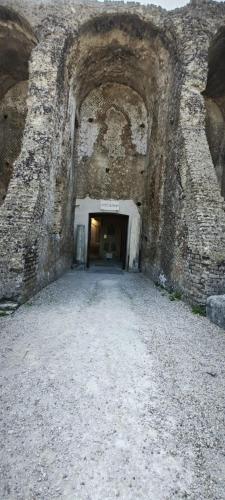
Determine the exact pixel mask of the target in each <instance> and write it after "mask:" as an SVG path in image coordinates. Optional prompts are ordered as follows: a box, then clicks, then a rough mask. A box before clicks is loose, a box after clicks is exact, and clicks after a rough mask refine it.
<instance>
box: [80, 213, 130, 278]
mask: <svg viewBox="0 0 225 500" xmlns="http://www.w3.org/2000/svg"><path fill="white" fill-rule="evenodd" d="M128 219H129V217H128V215H117V214H114V213H104V214H103V213H101V212H100V213H92V214H89V230H88V256H87V266H88V267H90V266H100V267H102V266H107V267H117V268H122V269H125V268H126V264H127V233H128Z"/></svg>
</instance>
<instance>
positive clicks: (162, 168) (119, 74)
mask: <svg viewBox="0 0 225 500" xmlns="http://www.w3.org/2000/svg"><path fill="white" fill-rule="evenodd" d="M177 60H178V56H177V52H176V48H175V45H173V37H172V36H171V33H170V36H169V37H167V33H166V31H164V30H163V28H159V27H158V26H156V25H154V24H153V23H152V22H150V21H144V20H143V19H142V18H141V16H139V15H137V14H128V13H114V14H109V13H108V14H104V15H103V14H102V15H100V16H96V17H95V18H94V19H93V18H92V19H91V20H89V21H87V22H85V23H84V24H81V26H80V28H79V32H78V38H77V41H76V43H75V46H74V49H72V50H71V52H70V56H69V59H68V63H67V67H68V72H69V75H70V84H71V87H72V88H73V92H74V96H75V101H76V107H77V120H76V123H77V124H78V123H79V127H78V128H76V134H77V135H79V129H80V127H81V115H82V105H83V103H84V102H85V100H86V99H87V97H88V96H89V95H90V94H91V92H94V91H96V92H97V89H100V88H103V87H104V86H107V85H112V86H113V85H114V86H116V85H121V86H123V87H126V88H127V89H130V90H129V91H130V92H134V93H135V94H136V95H137V96H139V97H138V98H139V99H140V100H141V101H142V102H143V103H144V105H145V108H146V123H144V120H142V123H140V125H142V128H140V131H141V130H142V132H143V131H145V133H146V135H147V148H146V151H145V153H144V155H143V161H142V165H141V168H140V169H139V173H138V179H137V178H136V177H135V178H134V179H133V182H135V183H136V185H138V184H140V185H142V186H143V187H142V193H141V195H140V193H138V194H137V195H136V196H135V194H134V198H133V195H132V199H134V200H135V202H137V203H138V206H139V210H140V212H141V215H142V220H143V234H144V235H145V237H143V240H142V246H143V249H142V256H143V266H144V267H145V268H146V269H147V270H150V268H151V269H152V267H153V266H154V267H155V268H157V269H160V259H161V255H160V253H161V250H160V246H161V242H162V241H163V239H165V246H166V245H167V241H168V237H169V239H170V240H171V255H172V253H173V248H172V246H173V244H174V238H175V223H174V224H172V227H171V228H170V231H168V234H167V235H165V236H162V228H164V227H165V228H166V223H165V224H163V218H164V216H165V214H166V213H167V212H168V210H167V207H166V205H168V204H172V203H173V202H172V199H171V197H170V199H169V197H167V200H165V206H163V198H164V184H165V183H164V180H165V176H164V174H165V172H166V170H167V164H168V162H169V156H171V155H172V154H173V148H171V147H170V148H168V137H169V135H170V133H172V130H175V129H176V125H177V109H178V108H176V107H175V106H174V103H173V98H172V94H173V95H174V88H177V87H176V84H175V78H176V76H175V70H174V67H175V64H177ZM177 67H178V65H177ZM176 74H177V75H178V72H177V71H176ZM95 89H96V90H95ZM171 124H172V125H171ZM94 127H95V123H92V131H93V133H94ZM157 149H158V151H159V150H160V161H159V156H158V151H157ZM75 163H76V164H77V155H76V154H75ZM106 169H107V174H108V175H107V176H106V179H105V182H106V183H107V185H108V188H109V186H110V182H109V179H110V175H109V173H110V172H109V170H110V169H108V167H107V166H106ZM106 169H104V171H105V170H106ZM84 170H85V169H84ZM84 170H82V172H84ZM168 175H169V173H168ZM174 175H175V174H174ZM100 177H101V176H100ZM156 178H157V179H156ZM130 179H131V180H132V176H131V177H130ZM100 180H102V179H100ZM77 184H78V186H79V178H78V177H77ZM90 184H91V185H90V186H89V188H88V190H87V191H88V192H87V195H89V196H91V195H92V193H91V191H92V186H94V185H96V183H90ZM78 189H79V188H78ZM125 191H126V190H125ZM125 191H124V192H125ZM79 195H80V193H79ZM93 195H95V196H96V191H95V194H93ZM107 195H108V196H110V193H107ZM98 196H100V193H99V195H98ZM166 196H167V194H166ZM78 197H79V196H78ZM167 254H169V253H168V252H167ZM149 256H151V257H149ZM153 260H154V261H155V262H154V263H153ZM169 261H171V259H169V258H168V261H167V262H166V264H165V267H167V269H165V272H168V273H169V272H170V269H169V265H170V263H169ZM152 264H153V266H152ZM154 274H156V273H155V272H154Z"/></svg>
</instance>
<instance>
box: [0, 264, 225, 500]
mask: <svg viewBox="0 0 225 500" xmlns="http://www.w3.org/2000/svg"><path fill="white" fill-rule="evenodd" d="M0 331H1V339H2V340H1V346H2V349H1V352H2V360H1V376H2V382H1V383H2V387H1V399H2V403H1V409H2V416H1V425H2V439H1V485H0V499H1V500H6V499H12V500H14V499H16V500H17V499H18V500H19V499H21V500H34V499H43V500H45V499H52V498H60V499H66V500H111V499H117V498H120V499H123V500H141V499H144V500H167V499H168V500H170V499H179V500H180V499H183V498H188V499H192V500H193V499H194V500H203V499H204V500H206V499H207V500H219V499H225V447H224V435H225V432H224V431H225V426H224V403H225V391H224V388H225V387H224V386H225V378H224V371H225V366H224V359H225V334H224V332H223V330H220V329H219V328H217V327H216V326H215V325H213V324H211V323H209V321H208V320H207V319H206V318H201V317H198V316H194V315H193V314H192V312H191V311H190V310H189V308H188V307H187V306H185V305H184V304H183V303H182V302H178V301H176V302H171V301H170V300H169V298H168V296H167V295H163V294H162V292H161V291H160V290H158V289H157V288H156V287H155V286H153V285H152V284H151V282H150V281H149V280H147V279H146V278H145V277H144V276H142V275H141V274H138V275H133V274H127V273H125V274H115V275H113V274H112V275H111V274H101V273H99V274H98V273H90V272H89V273H87V272H76V271H71V272H68V273H67V274H66V275H64V277H63V278H61V279H60V280H58V281H57V282H56V283H53V284H52V285H50V286H49V287H48V288H46V289H45V290H43V291H42V292H41V293H40V294H39V295H37V296H36V297H35V298H34V299H33V300H32V301H30V303H29V304H27V305H24V306H23V307H21V308H20V309H19V310H18V311H17V312H16V313H15V314H14V315H13V316H12V317H10V318H4V319H0Z"/></svg>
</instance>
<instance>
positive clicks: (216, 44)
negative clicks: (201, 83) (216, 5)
mask: <svg viewBox="0 0 225 500" xmlns="http://www.w3.org/2000/svg"><path fill="white" fill-rule="evenodd" d="M203 96H204V98H205V107H206V136H207V140H208V144H209V149H210V153H211V157H212V160H213V164H214V167H215V171H216V175H217V179H218V184H219V188H220V192H221V195H222V196H223V197H224V198H225V27H221V29H220V30H219V31H218V33H217V34H216V36H215V37H214V39H213V40H212V42H211V44H210V47H209V51H208V78H207V85H206V89H205V91H204V92H203Z"/></svg>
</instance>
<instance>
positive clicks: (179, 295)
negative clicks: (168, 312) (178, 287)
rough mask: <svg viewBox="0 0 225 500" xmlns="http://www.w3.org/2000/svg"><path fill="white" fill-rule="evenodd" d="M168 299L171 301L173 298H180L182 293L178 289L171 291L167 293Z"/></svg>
mask: <svg viewBox="0 0 225 500" xmlns="http://www.w3.org/2000/svg"><path fill="white" fill-rule="evenodd" d="M169 299H170V300H171V301H173V300H181V299H182V294H181V292H178V291H176V292H172V293H171V294H170V295H169Z"/></svg>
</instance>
